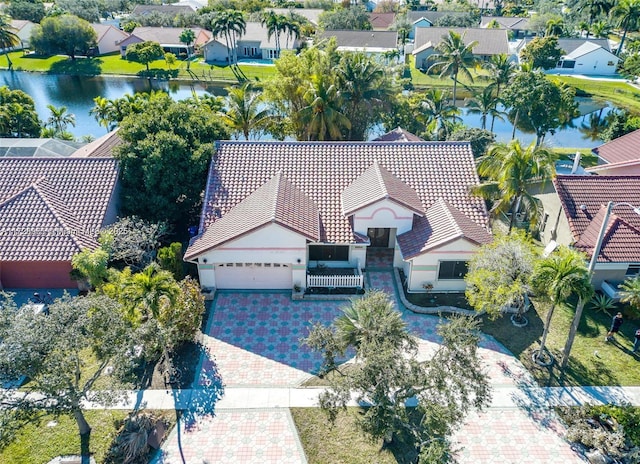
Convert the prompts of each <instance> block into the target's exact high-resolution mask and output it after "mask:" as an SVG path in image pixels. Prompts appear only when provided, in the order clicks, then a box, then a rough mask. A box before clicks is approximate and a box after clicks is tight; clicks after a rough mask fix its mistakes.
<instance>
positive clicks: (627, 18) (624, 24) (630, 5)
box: [611, 0, 640, 55]
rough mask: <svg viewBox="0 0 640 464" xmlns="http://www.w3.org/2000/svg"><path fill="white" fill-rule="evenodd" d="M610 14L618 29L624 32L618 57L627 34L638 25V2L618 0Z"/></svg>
mask: <svg viewBox="0 0 640 464" xmlns="http://www.w3.org/2000/svg"><path fill="white" fill-rule="evenodd" d="M611 14H612V15H613V17H614V18H616V19H617V20H618V27H621V28H622V30H623V31H624V32H623V33H622V39H621V40H620V45H618V50H617V51H616V55H620V52H621V51H622V49H623V47H624V41H625V39H626V38H627V32H629V31H634V30H636V29H637V28H638V26H639V25H640V0H620V1H619V2H618V4H617V5H616V6H615V7H613V9H612V10H611Z"/></svg>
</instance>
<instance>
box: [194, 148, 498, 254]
mask: <svg viewBox="0 0 640 464" xmlns="http://www.w3.org/2000/svg"><path fill="white" fill-rule="evenodd" d="M374 160H377V161H378V162H379V163H380V164H382V165H383V166H384V167H385V168H386V169H387V170H388V171H389V173H390V174H392V175H393V176H395V177H396V178H398V179H399V180H401V181H402V182H404V183H406V185H408V186H409V187H410V188H411V189H413V190H414V191H415V192H416V194H417V196H418V198H419V199H420V201H421V203H422V211H426V210H427V208H429V207H430V206H431V205H432V204H433V203H434V202H435V201H436V200H438V199H439V198H444V199H446V200H447V201H448V202H449V203H450V204H451V205H452V206H454V207H455V208H457V209H459V210H460V211H462V212H463V213H464V214H465V215H466V216H468V217H469V218H471V219H472V220H473V221H474V222H476V223H477V224H479V225H481V226H486V224H487V210H486V207H485V205H484V202H483V200H482V199H480V198H476V197H471V196H470V194H469V187H470V186H472V185H476V184H477V183H478V176H477V174H476V170H475V164H474V160H473V154H472V153H471V148H470V145H469V143H468V142H411V143H401V142H388V143H387V142H262V141H256V142H252V141H249V142H246V141H225V142H219V143H218V144H217V149H216V152H215V154H214V156H213V162H212V163H211V167H210V172H209V179H208V183H207V188H206V192H205V200H204V206H203V214H202V217H201V222H200V232H201V233H202V232H204V231H205V230H206V229H207V227H208V226H209V225H210V224H211V223H213V222H214V220H215V219H216V216H218V217H220V216H222V217H224V216H225V215H226V214H227V213H228V212H229V211H230V210H231V209H232V208H233V207H234V206H236V205H237V204H238V203H240V202H241V201H242V200H244V199H245V198H247V197H248V196H249V195H250V194H251V193H253V192H254V191H255V190H257V189H258V188H259V187H261V186H262V185H264V184H265V183H266V182H267V181H268V180H269V179H271V178H272V177H273V176H275V175H276V174H277V173H278V172H282V175H283V176H284V177H286V179H288V180H289V181H290V182H291V184H292V185H293V186H295V187H296V188H297V189H299V190H300V191H301V192H303V193H304V194H305V195H306V196H308V197H309V198H310V199H311V200H312V201H313V202H314V203H315V205H316V206H317V208H318V210H319V213H320V222H321V224H320V238H319V240H320V241H324V242H333V243H354V242H360V241H361V237H358V236H356V235H355V234H354V232H353V228H352V225H351V223H350V220H349V218H348V217H346V216H345V215H344V214H343V211H342V198H341V194H342V192H343V191H344V190H345V188H347V186H349V185H350V184H351V183H353V182H354V180H356V179H357V178H358V177H359V176H361V175H362V173H363V172H364V171H365V170H366V169H367V168H369V167H370V166H371V165H372V164H373V162H374ZM251 214H253V213H251Z"/></svg>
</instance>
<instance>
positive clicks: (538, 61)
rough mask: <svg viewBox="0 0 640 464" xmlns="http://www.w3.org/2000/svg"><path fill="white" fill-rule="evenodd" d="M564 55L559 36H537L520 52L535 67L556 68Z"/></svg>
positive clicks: (521, 56)
mask: <svg viewBox="0 0 640 464" xmlns="http://www.w3.org/2000/svg"><path fill="white" fill-rule="evenodd" d="M561 57H562V50H560V47H559V46H558V37H556V36H555V35H550V36H548V37H536V38H535V39H533V40H532V41H531V42H529V43H528V44H527V45H526V46H525V47H524V48H523V49H522V51H521V52H520V58H521V59H522V60H523V61H524V62H525V63H530V64H531V66H533V67H534V68H542V69H552V68H555V67H556V65H557V64H558V61H560V58H561Z"/></svg>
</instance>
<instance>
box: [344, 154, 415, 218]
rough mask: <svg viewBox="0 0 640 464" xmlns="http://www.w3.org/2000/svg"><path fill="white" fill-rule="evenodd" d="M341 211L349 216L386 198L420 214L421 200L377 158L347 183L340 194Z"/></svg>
mask: <svg viewBox="0 0 640 464" xmlns="http://www.w3.org/2000/svg"><path fill="white" fill-rule="evenodd" d="M341 197H342V212H343V213H344V215H345V216H349V215H351V214H353V213H354V212H356V211H357V210H359V209H362V208H364V207H366V206H369V205H371V204H373V203H376V202H378V201H380V200H384V199H388V200H391V201H393V202H395V203H398V204H399V205H402V206H404V207H405V208H408V209H410V210H413V212H414V213H416V214H419V215H420V216H422V215H423V214H424V210H423V209H422V202H421V201H420V198H419V197H418V194H417V193H416V191H415V190H414V189H412V188H411V187H409V186H408V185H407V184H405V183H404V182H403V181H401V180H400V179H398V178H397V177H396V176H394V175H393V174H391V173H390V172H389V171H388V170H386V169H385V168H384V166H380V164H379V163H378V161H377V160H374V161H373V165H371V167H369V168H368V169H366V170H365V171H364V172H363V173H362V174H360V175H359V176H358V177H357V178H356V179H355V180H354V181H353V182H351V184H349V185H348V186H347V187H346V188H345V189H344V190H343V191H342V194H341Z"/></svg>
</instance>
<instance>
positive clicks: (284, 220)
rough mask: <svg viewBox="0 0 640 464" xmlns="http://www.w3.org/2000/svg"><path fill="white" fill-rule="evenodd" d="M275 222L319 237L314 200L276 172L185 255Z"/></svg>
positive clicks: (318, 221) (206, 248) (318, 216)
mask: <svg viewBox="0 0 640 464" xmlns="http://www.w3.org/2000/svg"><path fill="white" fill-rule="evenodd" d="M271 223H273V224H278V225H280V226H282V227H285V228H287V229H291V230H293V231H294V232H298V233H300V234H302V235H304V236H305V237H307V238H308V239H309V240H313V241H318V240H319V239H320V215H319V212H318V207H317V206H316V204H315V203H314V202H313V201H312V200H311V199H310V198H309V197H308V196H307V195H305V194H304V193H303V192H302V191H300V189H298V188H296V187H295V186H294V185H293V184H292V183H291V182H289V181H288V180H287V179H286V178H285V177H284V175H283V174H282V172H281V171H280V172H278V173H277V174H276V175H275V176H273V177H272V178H271V179H270V180H269V181H267V182H266V183H265V184H264V185H262V186H261V187H259V188H258V189H257V190H255V191H254V192H253V193H251V194H250V195H249V196H248V197H246V198H245V199H244V200H242V201H241V202H240V203H238V204H237V205H235V206H234V207H233V208H231V209H230V210H229V212H228V213H227V214H225V215H224V216H222V217H221V218H218V219H216V220H215V221H213V222H212V223H211V224H210V225H209V227H208V228H207V229H206V231H205V232H204V233H203V234H202V235H201V236H199V237H198V238H197V239H196V240H194V241H193V242H192V243H191V245H190V247H189V250H188V252H187V253H186V254H185V259H187V260H188V259H192V258H193V257H194V256H197V255H198V254H200V253H203V252H205V251H207V250H210V249H212V248H214V247H216V246H219V245H221V244H223V243H225V242H228V241H229V240H232V239H235V238H238V237H240V236H242V235H244V234H246V233H248V232H251V231H254V230H256V229H258V228H260V227H262V226H264V225H267V224H271Z"/></svg>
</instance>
